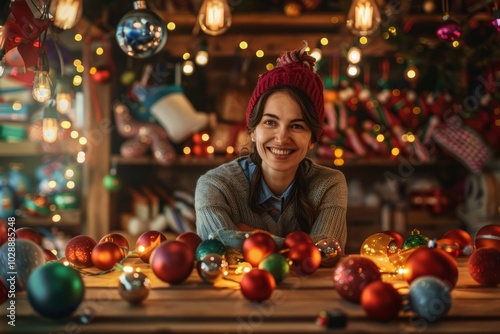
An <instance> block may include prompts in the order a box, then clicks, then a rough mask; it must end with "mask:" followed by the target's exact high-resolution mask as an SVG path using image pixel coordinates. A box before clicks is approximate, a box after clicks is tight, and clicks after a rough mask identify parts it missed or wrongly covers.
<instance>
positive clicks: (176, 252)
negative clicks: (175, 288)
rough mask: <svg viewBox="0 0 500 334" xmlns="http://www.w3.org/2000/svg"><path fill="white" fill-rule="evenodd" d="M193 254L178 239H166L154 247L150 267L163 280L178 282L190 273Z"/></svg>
mask: <svg viewBox="0 0 500 334" xmlns="http://www.w3.org/2000/svg"><path fill="white" fill-rule="evenodd" d="M193 266H194V254H193V252H192V251H191V248H189V246H187V245H186V244H185V243H183V242H180V241H167V242H163V243H161V244H160V245H159V246H158V247H156V249H155V251H154V252H153V255H152V256H151V269H152V270H153V272H154V273H155V275H156V276H157V277H158V278H159V279H161V280H162V281H164V282H167V283H170V284H178V283H181V282H183V281H184V280H185V279H186V278H188V276H189V275H190V274H191V271H192V270H193Z"/></svg>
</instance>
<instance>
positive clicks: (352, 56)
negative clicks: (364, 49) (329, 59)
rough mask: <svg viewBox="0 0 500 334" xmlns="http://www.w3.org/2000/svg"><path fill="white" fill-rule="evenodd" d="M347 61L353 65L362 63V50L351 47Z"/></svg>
mask: <svg viewBox="0 0 500 334" xmlns="http://www.w3.org/2000/svg"><path fill="white" fill-rule="evenodd" d="M347 60H349V62H350V63H351V64H357V63H359V62H360V61H361V50H360V49H359V48H357V47H355V46H353V47H351V48H350V49H349V51H347Z"/></svg>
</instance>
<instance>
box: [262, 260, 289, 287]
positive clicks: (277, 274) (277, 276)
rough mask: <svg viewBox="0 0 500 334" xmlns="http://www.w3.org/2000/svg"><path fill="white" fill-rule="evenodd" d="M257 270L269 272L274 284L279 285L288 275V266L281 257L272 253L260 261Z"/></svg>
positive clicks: (286, 261)
mask: <svg viewBox="0 0 500 334" xmlns="http://www.w3.org/2000/svg"><path fill="white" fill-rule="evenodd" d="M259 269H262V270H267V271H269V272H270V273H271V275H273V277H274V281H275V282H276V284H280V283H281V282H283V280H284V279H285V278H286V275H288V272H289V271H290V264H289V263H288V260H287V259H286V258H285V257H284V256H283V255H281V254H278V253H273V254H269V255H268V256H266V257H265V258H264V259H263V260H262V261H260V263H259Z"/></svg>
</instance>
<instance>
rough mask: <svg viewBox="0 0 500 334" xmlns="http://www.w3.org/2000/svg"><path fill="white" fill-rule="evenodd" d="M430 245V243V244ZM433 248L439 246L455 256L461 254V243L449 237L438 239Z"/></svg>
mask: <svg viewBox="0 0 500 334" xmlns="http://www.w3.org/2000/svg"><path fill="white" fill-rule="evenodd" d="M429 247H431V246H430V244H429ZM431 248H439V249H441V250H442V251H443V252H445V253H446V254H449V255H451V257H453V258H455V257H458V256H459V255H460V245H459V244H457V243H456V242H455V240H452V239H448V238H442V239H439V240H436V242H435V247H431Z"/></svg>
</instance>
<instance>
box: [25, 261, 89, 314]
mask: <svg viewBox="0 0 500 334" xmlns="http://www.w3.org/2000/svg"><path fill="white" fill-rule="evenodd" d="M26 292H27V294H28V300H29V303H30V305H31V307H32V308H33V309H34V310H35V311H36V312H37V313H38V314H40V315H41V316H43V317H46V318H50V319H61V318H65V317H67V316H69V315H71V314H72V313H73V312H74V311H75V310H76V309H77V308H78V306H79V305H80V304H81V302H82V301H83V297H84V294H85V286H84V284H83V279H82V277H81V276H80V273H79V272H78V271H76V270H75V269H73V268H71V267H67V266H65V265H63V264H62V263H59V262H49V263H47V264H46V265H43V266H40V267H37V268H36V269H35V270H34V271H33V272H32V273H31V275H30V277H29V279H28V284H27V287H26Z"/></svg>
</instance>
